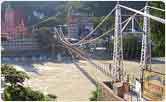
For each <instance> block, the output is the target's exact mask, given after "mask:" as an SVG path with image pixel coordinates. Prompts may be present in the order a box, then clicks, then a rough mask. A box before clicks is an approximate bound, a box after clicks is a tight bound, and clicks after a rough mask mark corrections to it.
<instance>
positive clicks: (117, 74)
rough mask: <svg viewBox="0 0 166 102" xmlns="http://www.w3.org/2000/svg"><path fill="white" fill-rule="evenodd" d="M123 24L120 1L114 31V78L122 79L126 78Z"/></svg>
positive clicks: (115, 79) (117, 6) (116, 79)
mask: <svg viewBox="0 0 166 102" xmlns="http://www.w3.org/2000/svg"><path fill="white" fill-rule="evenodd" d="M121 29H122V24H121V8H120V6H119V2H118V3H117V5H116V11H115V31H114V50H113V73H112V74H113V80H114V81H122V80H123V78H124V73H123V72H124V70H123V43H122V32H121Z"/></svg>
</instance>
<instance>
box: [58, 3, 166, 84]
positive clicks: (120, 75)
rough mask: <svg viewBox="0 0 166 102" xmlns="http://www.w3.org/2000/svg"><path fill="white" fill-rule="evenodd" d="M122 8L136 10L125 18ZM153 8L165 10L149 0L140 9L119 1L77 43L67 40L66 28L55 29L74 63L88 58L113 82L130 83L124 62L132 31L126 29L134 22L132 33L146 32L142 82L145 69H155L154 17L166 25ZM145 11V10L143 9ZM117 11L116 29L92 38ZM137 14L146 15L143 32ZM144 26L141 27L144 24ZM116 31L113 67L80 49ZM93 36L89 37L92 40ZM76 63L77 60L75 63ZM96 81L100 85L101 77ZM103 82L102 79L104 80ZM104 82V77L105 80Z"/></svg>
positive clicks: (141, 65) (140, 77) (141, 64)
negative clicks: (126, 38) (136, 26)
mask: <svg viewBox="0 0 166 102" xmlns="http://www.w3.org/2000/svg"><path fill="white" fill-rule="evenodd" d="M121 9H126V10H129V11H131V12H134V14H133V15H131V16H130V17H129V18H128V19H126V20H124V21H122V18H121V16H122V15H121ZM149 9H155V10H159V11H160V12H165V11H164V10H162V9H159V8H156V7H151V6H148V3H146V5H145V7H144V8H142V9H140V10H136V9H133V8H130V7H127V6H124V5H121V4H119V2H118V3H117V4H116V6H115V7H114V8H113V9H112V10H111V11H110V12H109V13H108V15H107V16H105V18H104V19H103V20H102V21H101V22H100V23H99V24H98V25H97V26H96V27H95V29H94V30H92V31H91V32H90V33H89V34H88V35H86V36H85V37H84V38H83V39H81V40H80V41H78V42H76V43H71V42H69V41H67V40H65V36H64V34H63V31H62V29H61V28H60V29H55V30H56V31H55V35H56V38H58V39H59V41H60V42H61V44H62V46H63V47H64V48H66V49H67V50H68V51H69V53H70V54H71V56H72V58H73V62H74V61H75V60H74V58H75V57H76V55H77V56H79V57H80V58H81V59H84V60H86V61H87V62H88V63H89V64H91V65H92V66H94V67H95V68H96V69H97V70H99V71H101V72H102V73H104V75H106V76H108V77H109V78H110V81H112V82H115V83H116V82H122V83H123V82H127V75H126V70H125V68H124V65H123V40H122V39H123V36H124V33H130V32H124V30H125V29H126V27H127V26H128V24H129V23H130V22H131V24H132V28H131V29H132V30H131V32H132V33H136V34H142V49H141V58H140V69H141V71H140V72H139V75H140V76H139V80H140V81H142V80H143V79H142V76H143V73H142V70H152V69H151V60H152V59H151V43H152V41H151V34H150V19H152V20H155V21H157V22H159V23H162V24H165V23H166V21H165V19H163V18H159V17H156V16H153V15H151V14H150V12H149ZM142 11H143V12H142ZM114 12H115V25H114V28H110V29H109V30H108V31H106V32H105V33H103V34H101V35H100V36H98V37H96V38H94V39H89V38H90V37H91V35H92V34H93V33H94V32H95V31H96V30H97V29H98V28H99V27H101V25H102V24H104V22H105V21H106V20H107V19H108V17H109V16H111V15H112V14H113V13H114ZM136 15H141V16H142V17H143V28H142V31H141V32H136V31H135V30H134V21H135V20H134V19H135V16H136ZM140 28H141V27H140ZM112 31H114V37H113V39H114V48H113V62H112V66H107V67H105V66H104V65H103V64H102V63H100V64H99V63H96V62H95V61H94V60H93V59H92V58H91V57H90V56H89V55H88V54H87V53H86V52H84V51H82V50H80V49H79V47H81V46H82V45H84V44H90V43H96V42H97V41H98V40H99V39H101V38H102V37H104V36H105V35H108V34H110V32H112ZM88 39H89V40H88ZM74 63H75V62H74ZM75 64H76V63H75ZM92 80H93V82H94V83H95V84H96V85H97V83H98V81H99V80H97V79H95V78H94V79H92ZM100 81H102V80H100ZM103 81H104V80H103Z"/></svg>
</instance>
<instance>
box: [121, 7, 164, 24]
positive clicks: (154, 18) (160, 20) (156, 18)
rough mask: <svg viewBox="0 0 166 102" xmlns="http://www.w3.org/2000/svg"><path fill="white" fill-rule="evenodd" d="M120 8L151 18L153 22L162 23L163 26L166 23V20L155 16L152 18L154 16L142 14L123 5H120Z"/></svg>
mask: <svg viewBox="0 0 166 102" xmlns="http://www.w3.org/2000/svg"><path fill="white" fill-rule="evenodd" d="M119 6H120V7H122V8H124V9H127V10H129V11H132V12H136V13H138V14H140V15H143V16H146V17H149V18H151V19H153V20H155V21H158V22H161V23H163V24H165V23H166V21H165V20H164V19H162V18H159V17H155V16H152V15H150V14H146V13H143V12H140V11H138V10H135V9H132V8H129V7H127V6H123V5H119Z"/></svg>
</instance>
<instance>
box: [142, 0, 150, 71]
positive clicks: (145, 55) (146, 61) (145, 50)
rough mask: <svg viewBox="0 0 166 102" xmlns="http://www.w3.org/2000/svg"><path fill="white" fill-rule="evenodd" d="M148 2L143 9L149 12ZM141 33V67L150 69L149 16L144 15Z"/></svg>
mask: <svg viewBox="0 0 166 102" xmlns="http://www.w3.org/2000/svg"><path fill="white" fill-rule="evenodd" d="M147 6H148V2H146V6H145V9H144V13H146V14H149V8H148V7H147ZM143 23H144V24H143V30H144V33H143V35H142V49H141V61H140V65H141V69H148V70H151V36H150V18H148V17H146V16H144V21H143Z"/></svg>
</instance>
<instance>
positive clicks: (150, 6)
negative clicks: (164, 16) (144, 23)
mask: <svg viewBox="0 0 166 102" xmlns="http://www.w3.org/2000/svg"><path fill="white" fill-rule="evenodd" d="M146 7H149V8H151V9H155V10H159V11H162V12H165V10H163V9H160V8H157V7H153V6H146Z"/></svg>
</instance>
